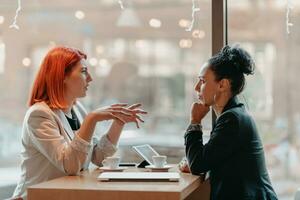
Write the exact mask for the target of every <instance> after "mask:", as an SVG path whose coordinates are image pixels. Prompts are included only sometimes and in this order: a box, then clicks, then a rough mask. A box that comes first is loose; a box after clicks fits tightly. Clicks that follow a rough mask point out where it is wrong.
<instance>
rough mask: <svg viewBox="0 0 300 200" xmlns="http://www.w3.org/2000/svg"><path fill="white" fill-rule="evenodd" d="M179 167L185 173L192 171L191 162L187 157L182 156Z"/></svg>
mask: <svg viewBox="0 0 300 200" xmlns="http://www.w3.org/2000/svg"><path fill="white" fill-rule="evenodd" d="M178 168H179V170H180V171H181V172H184V173H191V171H190V168H189V164H188V162H187V160H186V158H182V160H181V161H180V163H179V164H178Z"/></svg>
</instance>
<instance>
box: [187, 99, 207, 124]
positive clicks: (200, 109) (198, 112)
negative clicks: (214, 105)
mask: <svg viewBox="0 0 300 200" xmlns="http://www.w3.org/2000/svg"><path fill="white" fill-rule="evenodd" d="M208 112H209V107H208V106H205V105H204V104H201V103H196V102H195V103H193V105H192V108H191V116H190V120H191V124H200V123H201V120H202V119H203V118H204V117H205V115H206V114H207V113H208Z"/></svg>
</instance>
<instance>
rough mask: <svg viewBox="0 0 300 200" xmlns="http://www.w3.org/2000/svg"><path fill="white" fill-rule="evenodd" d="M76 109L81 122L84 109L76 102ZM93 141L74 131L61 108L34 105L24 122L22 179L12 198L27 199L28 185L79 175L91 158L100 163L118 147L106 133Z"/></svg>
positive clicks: (84, 113)
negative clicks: (82, 137) (84, 138)
mask: <svg viewBox="0 0 300 200" xmlns="http://www.w3.org/2000/svg"><path fill="white" fill-rule="evenodd" d="M73 110H74V112H75V114H76V116H77V118H78V120H79V121H80V123H82V121H83V119H84V117H85V116H86V111H85V109H84V108H83V107H82V105H80V104H79V103H78V102H77V103H76V104H75V105H74V106H73ZM68 135H69V136H70V137H71V138H72V140H71V139H70V138H69V136H68ZM91 143H92V144H90V143H88V142H86V141H85V140H83V139H81V138H80V137H78V136H77V135H76V132H73V130H72V128H71V126H70V124H69V122H68V120H67V118H66V117H65V114H64V113H63V111H62V110H60V109H54V110H52V109H50V108H49V106H48V105H47V104H46V103H45V102H40V103H36V104H34V105H33V106H31V107H30V108H29V109H28V111H27V112H26V115H25V118H24V122H23V129H22V151H21V158H22V163H21V179H20V180H19V182H18V185H17V187H16V189H15V192H14V194H13V198H16V197H22V198H23V199H26V195H27V194H26V189H27V187H28V186H31V185H34V184H37V183H41V182H44V181H48V180H51V179H55V178H58V177H62V176H66V175H77V174H78V173H79V172H80V170H81V169H82V168H83V169H87V168H88V165H89V163H90V162H91V161H92V162H93V163H94V164H95V165H98V166H100V165H101V162H102V160H103V159H104V158H105V157H107V156H111V155H112V154H114V153H115V152H116V150H117V149H116V147H115V146H114V145H113V144H112V143H111V142H110V141H109V140H108V139H107V136H106V135H103V136H102V137H101V139H100V140H98V139H97V138H95V137H93V139H92V142H91Z"/></svg>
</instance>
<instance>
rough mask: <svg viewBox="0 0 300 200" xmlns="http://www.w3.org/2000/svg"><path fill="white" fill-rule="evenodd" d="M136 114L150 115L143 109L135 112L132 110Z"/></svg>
mask: <svg viewBox="0 0 300 200" xmlns="http://www.w3.org/2000/svg"><path fill="white" fill-rule="evenodd" d="M132 111H133V112H134V113H136V114H148V112H147V111H144V110H142V109H135V110H132Z"/></svg>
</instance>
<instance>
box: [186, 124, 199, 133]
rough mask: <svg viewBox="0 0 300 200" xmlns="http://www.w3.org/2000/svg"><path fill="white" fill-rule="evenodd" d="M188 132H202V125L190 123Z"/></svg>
mask: <svg viewBox="0 0 300 200" xmlns="http://www.w3.org/2000/svg"><path fill="white" fill-rule="evenodd" d="M190 131H202V125H201V124H194V123H191V124H190V125H189V126H188V128H187V132H190Z"/></svg>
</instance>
